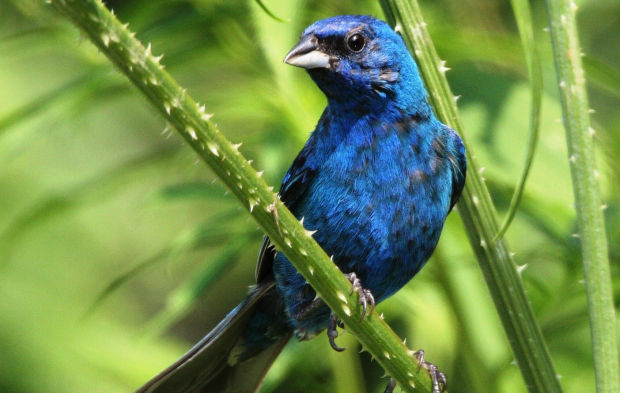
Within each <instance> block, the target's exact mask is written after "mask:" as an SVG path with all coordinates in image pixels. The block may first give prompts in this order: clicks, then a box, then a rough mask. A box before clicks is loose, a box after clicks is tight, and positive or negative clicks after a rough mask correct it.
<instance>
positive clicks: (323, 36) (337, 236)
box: [143, 16, 465, 392]
mask: <svg viewBox="0 0 620 393" xmlns="http://www.w3.org/2000/svg"><path fill="white" fill-rule="evenodd" d="M285 61H286V62H287V63H289V64H292V65H296V66H299V67H303V68H306V69H307V71H308V73H309V74H310V76H311V78H312V79H313V80H314V82H315V83H316V84H317V86H318V87H319V88H320V89H321V90H322V91H323V92H324V93H325V95H326V96H327V99H328V105H327V107H326V109H325V111H324V113H323V115H322V116H321V119H320V120H319V122H318V124H317V126H316V129H315V130H314V132H313V133H312V135H311V136H310V138H309V139H308V141H307V143H306V145H305V146H304V148H303V149H302V150H301V152H300V153H299V155H298V156H297V158H296V159H295V161H294V162H293V164H292V166H291V168H290V169H289V171H288V172H287V174H286V175H285V177H284V180H283V183H282V187H281V189H280V196H281V199H282V201H283V202H284V203H285V204H286V205H287V206H288V207H289V209H290V210H291V211H292V212H293V214H295V215H296V216H297V217H298V218H300V219H301V218H302V217H303V218H304V223H305V226H306V228H308V229H311V230H316V231H317V232H316V233H315V235H314V238H315V239H316V240H317V241H318V242H319V244H321V246H322V247H323V248H324V249H325V251H326V252H327V253H328V254H329V255H333V259H334V262H335V263H336V264H337V265H338V267H339V268H340V270H342V272H343V273H350V272H354V273H355V274H356V275H357V277H358V278H359V280H360V281H361V284H362V286H363V287H364V288H365V289H368V290H370V291H371V292H372V294H373V295H374V297H375V299H376V300H377V301H381V300H383V299H385V298H387V297H388V296H390V295H392V294H394V293H395V292H396V291H397V290H398V289H400V288H401V287H402V286H403V285H405V284H406V283H407V282H408V281H409V280H410V279H411V278H412V277H413V276H414V275H415V274H416V273H417V272H418V271H419V270H420V269H421V268H422V266H423V265H424V264H425V262H426V261H427V260H428V258H429V257H430V255H431V253H432V252H433V250H434V248H435V246H436V244H437V241H438V240H439V235H440V233H441V229H442V227H443V224H444V221H445V218H446V216H447V214H448V213H449V212H450V210H451V209H452V207H453V206H454V204H455V203H456V200H457V199H458V197H459V195H460V193H461V190H462V188H463V185H464V182H465V155H464V147H463V143H462V142H461V140H460V138H459V137H458V135H457V134H456V133H455V132H454V131H453V130H451V129H450V128H449V127H447V126H445V125H443V124H442V123H440V122H439V121H438V120H437V119H436V118H435V116H434V114H433V111H432V109H431V107H430V105H429V103H428V99H427V93H426V90H425V89H424V85H423V83H422V80H421V78H420V76H419V73H418V70H417V66H416V64H415V62H414V60H413V59H412V57H411V55H410V54H409V52H408V51H407V48H406V47H405V44H404V43H403V40H402V39H401V37H400V36H399V35H398V34H396V33H395V32H394V31H393V30H392V29H391V28H390V27H389V26H388V25H387V24H386V23H384V22H382V21H379V20H377V19H375V18H372V17H369V16H337V17H333V18H329V19H324V20H320V21H318V22H315V23H314V24H312V25H311V26H310V27H308V28H307V29H306V30H305V31H304V32H303V34H302V37H301V40H300V42H299V44H298V45H297V46H296V47H295V48H293V50H292V51H291V52H290V53H289V55H288V56H287V58H286V59H285ZM257 281H258V285H257V287H256V289H255V290H254V292H253V295H254V296H255V297H256V300H255V301H254V302H249V301H248V300H246V302H244V304H245V305H244V304H242V305H241V306H240V307H238V308H237V309H235V310H233V312H231V314H229V316H228V317H227V318H229V319H230V320H231V321H233V322H234V321H237V319H239V320H240V319H243V326H244V327H243V328H240V329H239V332H238V334H237V335H235V336H234V337H233V338H232V339H228V340H229V341H230V343H229V345H228V347H226V348H228V349H227V350H226V351H227V355H226V357H225V359H224V360H222V359H220V360H219V361H220V362H224V363H225V365H222V366H221V367H220V371H218V372H217V373H216V372H211V374H209V375H207V376H205V375H202V376H201V377H200V380H201V381H202V382H201V383H202V384H198V383H195V384H194V385H191V384H190V385H187V386H189V388H187V390H178V384H176V385H175V384H173V383H172V382H170V381H177V380H179V379H180V378H179V377H176V376H175V375H174V374H178V373H179V372H178V370H183V368H184V367H185V364H186V363H188V362H190V360H189V359H188V358H186V359H183V358H182V359H181V360H180V361H179V362H178V364H177V366H176V368H173V370H172V371H169V372H168V373H167V374H163V375H160V376H159V377H158V378H159V379H157V378H156V380H155V382H153V381H152V382H151V385H150V387H151V388H152V387H153V386H156V385H157V386H164V385H169V386H175V388H176V389H177V390H176V391H188V392H189V391H202V390H200V389H202V388H205V387H206V388H208V389H205V391H206V390H208V391H212V392H216V391H222V392H224V391H230V392H233V391H235V392H241V391H248V392H250V391H253V390H252V389H254V388H255V387H256V385H257V384H258V383H259V382H260V378H261V377H262V375H264V372H266V370H267V369H268V367H269V364H270V363H271V361H273V359H275V356H276V355H277V352H279V349H278V350H277V351H275V354H273V356H268V358H269V360H268V361H261V367H262V368H261V367H258V366H256V367H257V369H259V371H257V373H256V375H257V376H258V377H257V378H255V379H257V380H256V381H253V382H252V381H249V382H246V381H244V382H243V383H242V384H241V385H239V383H240V382H239V378H238V377H235V378H232V377H231V376H230V375H229V374H230V373H232V372H233V371H231V370H236V369H238V368H239V367H241V366H242V364H244V362H251V361H252V360H251V359H254V357H255V356H256V357H260V356H263V357H264V356H265V355H263V354H264V353H267V352H268V349H269V348H274V347H277V348H281V345H283V342H286V340H287V339H288V337H290V334H291V333H294V334H295V335H296V336H297V337H298V338H300V339H305V338H310V337H312V336H314V335H316V334H317V333H319V332H320V331H322V330H324V329H325V328H326V327H327V324H328V321H329V316H330V310H329V309H328V308H327V306H325V305H323V304H318V305H317V302H316V301H315V296H316V294H315V292H314V290H313V289H312V288H311V287H310V286H309V285H308V284H307V283H306V282H305V280H304V279H303V277H302V276H301V275H300V274H299V273H297V271H296V270H295V268H294V267H293V266H292V265H291V264H290V262H289V261H288V260H287V259H286V257H285V256H284V255H283V254H281V253H277V252H275V251H274V250H273V248H271V247H270V245H269V241H268V239H267V240H266V242H265V244H264V246H263V249H262V250H261V256H260V258H259V267H258V270H257ZM274 288H275V290H274ZM259 291H260V292H261V295H260V296H256V293H257V292H259ZM253 295H251V296H253ZM250 303H251V304H250ZM238 316H243V318H241V317H238ZM234 318H237V319H234ZM233 322H230V321H229V322H227V323H226V324H224V325H223V326H222V327H221V328H220V330H219V331H214V332H211V333H210V334H209V336H207V338H205V340H203V341H205V342H204V343H203V347H204V348H203V350H202V352H204V353H205V354H207V353H209V351H210V350H209V348H210V347H215V346H216V344H220V342H221V341H223V338H222V337H224V336H226V335H227V334H228V335H230V334H229V333H228V332H229V331H230V330H231V329H232V327H233V325H235V324H241V322H234V323H233ZM216 330H217V329H216ZM209 337H210V338H209ZM276 343H280V344H281V345H277V346H276V345H275V344H276ZM199 349H200V348H199ZM215 357H216V358H217V356H215ZM220 357H221V356H220ZM203 358H204V359H205V360H204V361H205V362H208V361H209V359H208V358H209V357H208V356H206V355H204V356H203ZM212 358H213V356H212V357H211V360H210V361H211V362H213V360H212ZM218 359H219V358H218ZM192 361H194V362H195V361H196V360H195V355H194V359H192ZM256 362H257V361H254V363H252V364H253V365H255V364H256ZM248 364H249V363H248ZM222 367H223V369H224V370H228V371H227V373H228V374H226V373H223V372H222V371H221V369H222ZM162 381H163V382H162ZM177 382H178V381H177ZM177 382H175V383H177ZM252 384H253V385H252ZM220 385H221V386H222V387H218V386H220ZM197 386H199V387H197ZM252 386H253V387H252ZM146 387H149V385H147V386H146ZM191 389H195V390H191ZM143 391H157V392H163V391H168V390H161V389H160V390H156V389H151V390H148V389H144V390H143ZM170 391H172V390H170Z"/></svg>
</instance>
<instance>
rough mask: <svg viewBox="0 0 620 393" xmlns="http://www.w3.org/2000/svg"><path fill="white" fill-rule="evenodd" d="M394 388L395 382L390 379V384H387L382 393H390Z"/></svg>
mask: <svg viewBox="0 0 620 393" xmlns="http://www.w3.org/2000/svg"><path fill="white" fill-rule="evenodd" d="M395 387H396V380H395V379H394V378H390V382H388V385H387V386H386V387H385V390H384V391H383V393H392V392H393V391H394V388H395Z"/></svg>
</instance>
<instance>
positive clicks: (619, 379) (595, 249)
mask: <svg viewBox="0 0 620 393" xmlns="http://www.w3.org/2000/svg"><path fill="white" fill-rule="evenodd" d="M546 4H547V13H548V16H549V25H550V27H551V29H550V33H551V41H552V43H553V54H554V58H555V68H556V74H557V78H558V87H559V91H560V97H561V100H562V112H563V121H564V128H565V129H566V142H567V144H568V154H569V162H570V169H571V175H572V179H573V193H574V195H575V208H576V209H577V222H578V224H579V239H580V241H581V254H582V257H583V270H584V278H585V284H586V292H587V297H588V312H589V315H590V335H591V340H592V355H593V357H594V371H595V375H596V391H597V392H598V393H617V392H620V365H619V364H618V341H617V337H616V315H615V309H614V299H613V290H612V285H611V273H610V268H609V256H608V251H607V234H606V233H605V222H604V218H603V209H604V205H603V204H602V203H601V197H600V194H599V184H598V183H599V172H598V171H597V169H596V160H595V157H594V140H593V139H594V138H593V137H594V130H592V128H591V127H590V114H589V111H590V108H589V106H588V97H587V94H586V86H585V84H586V80H585V75H584V71H583V66H582V63H581V56H582V54H581V49H580V47H579V39H578V35H577V21H576V19H575V14H576V11H577V5H576V4H575V3H574V2H573V1H570V0H546Z"/></svg>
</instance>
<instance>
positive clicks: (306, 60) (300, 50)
mask: <svg viewBox="0 0 620 393" xmlns="http://www.w3.org/2000/svg"><path fill="white" fill-rule="evenodd" d="M284 62H285V63H286V64H290V65H294V66H297V67H301V68H305V69H307V70H310V69H312V68H329V55H328V54H327V53H325V52H321V51H320V50H319V47H318V40H317V38H316V36H314V35H313V34H310V35H307V36H305V37H302V38H301V40H300V41H299V43H298V44H297V45H295V47H294V48H293V49H291V51H290V52H289V53H288V55H286V57H285V58H284Z"/></svg>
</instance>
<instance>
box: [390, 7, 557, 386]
mask: <svg viewBox="0 0 620 393" xmlns="http://www.w3.org/2000/svg"><path fill="white" fill-rule="evenodd" d="M380 3H381V6H382V8H383V10H384V12H385V14H386V16H387V18H388V20H389V22H390V23H392V25H394V26H396V30H397V31H399V32H400V33H401V34H402V36H403V38H404V40H405V43H406V44H407V46H408V47H409V49H410V50H411V51H412V53H413V54H414V55H415V57H416V58H417V60H418V64H419V65H420V69H421V72H422V75H423V77H424V80H425V82H426V85H427V88H428V89H429V92H430V99H431V101H432V102H433V104H434V107H435V110H436V112H437V114H438V116H439V118H440V119H441V120H442V121H443V122H445V123H446V124H449V125H450V126H451V127H453V128H454V129H456V130H457V131H458V132H459V133H460V135H461V137H463V140H464V142H465V145H466V149H467V167H468V168H467V184H466V185H465V189H464V190H463V195H462V196H461V199H460V201H459V203H458V211H459V213H460V216H461V219H462V220H463V224H464V226H465V230H466V231H467V235H468V236H469V240H470V242H471V245H472V248H473V250H474V252H475V253H476V256H477V259H478V263H479V265H480V267H481V269H482V272H483V274H484V277H485V280H486V283H487V286H488V287H489V290H490V292H491V296H492V298H493V301H494V302H495V307H496V309H497V312H498V314H499V316H500V319H501V321H502V324H503V326H504V330H505V331H506V335H507V337H508V340H509V341H510V345H511V346H512V350H513V352H514V354H515V358H516V360H517V364H518V365H519V368H520V370H521V374H522V375H523V378H524V380H525V383H526V385H527V387H528V389H529V391H530V392H532V393H534V392H536V393H541V392H546V393H551V392H554V393H559V392H561V391H562V390H561V387H560V384H559V382H558V380H557V376H556V373H555V370H554V368H553V363H552V362H551V357H550V355H549V351H548V350H547V346H546V344H545V341H544V339H543V337H542V333H541V332H540V328H539V326H538V324H537V323H536V319H535V317H534V313H533V311H532V308H531V307H530V305H529V302H528V300H527V297H526V296H525V291H524V289H523V283H522V282H521V277H520V276H519V273H518V271H517V269H516V266H515V263H514V261H513V258H512V254H511V252H510V251H509V249H508V246H507V245H506V243H505V241H504V240H503V239H499V240H497V241H494V237H495V235H496V234H497V232H498V228H499V225H498V223H497V218H496V212H495V207H494V206H493V202H492V201H491V196H490V195H489V191H488V189H487V187H486V185H485V184H484V181H483V179H482V176H481V175H480V172H479V169H478V165H477V163H476V161H475V156H474V154H473V150H472V148H471V146H470V145H469V144H468V143H467V138H466V137H465V134H464V127H463V123H462V122H461V119H460V117H459V115H458V110H457V107H456V99H455V97H454V96H453V94H452V91H451V90H450V86H449V85H448V81H447V79H446V77H445V71H447V67H446V65H445V62H443V61H441V60H440V59H439V57H438V56H437V52H436V51H435V47H434V46H433V43H432V41H431V38H430V35H429V34H428V31H427V29H426V23H425V22H424V19H423V17H422V13H421V11H420V7H419V5H418V2H417V1H416V0H409V1H408V0H380Z"/></svg>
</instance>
